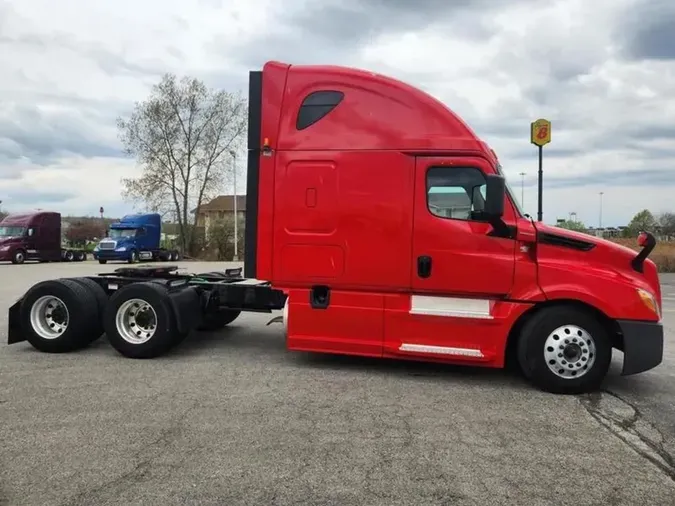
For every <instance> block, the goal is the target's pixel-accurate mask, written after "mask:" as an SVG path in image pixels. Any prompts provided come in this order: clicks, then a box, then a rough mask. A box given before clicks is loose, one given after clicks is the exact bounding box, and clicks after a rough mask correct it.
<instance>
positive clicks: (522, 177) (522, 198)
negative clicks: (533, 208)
mask: <svg viewBox="0 0 675 506" xmlns="http://www.w3.org/2000/svg"><path fill="white" fill-rule="evenodd" d="M520 205H521V206H522V208H523V209H525V172H521V173H520Z"/></svg>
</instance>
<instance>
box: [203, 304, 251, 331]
mask: <svg viewBox="0 0 675 506" xmlns="http://www.w3.org/2000/svg"><path fill="white" fill-rule="evenodd" d="M240 314H241V311H235V310H231V309H228V310H224V311H218V312H215V313H206V314H205V315H204V318H203V320H202V322H201V323H200V324H199V325H198V326H197V330H199V331H201V332H210V331H213V330H220V329H222V328H223V327H225V326H226V325H229V324H230V323H232V322H233V321H234V320H236V319H237V317H238V316H239V315H240Z"/></svg>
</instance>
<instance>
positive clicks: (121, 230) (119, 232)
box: [93, 213, 168, 263]
mask: <svg viewBox="0 0 675 506" xmlns="http://www.w3.org/2000/svg"><path fill="white" fill-rule="evenodd" d="M161 226H162V220H161V216H160V215H159V214H157V213H151V214H132V215H126V216H124V217H123V218H122V219H121V220H120V221H118V222H116V223H113V224H111V225H110V229H109V230H108V236H107V237H106V238H104V239H102V240H101V241H100V242H99V243H98V244H97V245H96V247H95V248H94V252H93V254H94V258H95V259H96V260H98V261H99V263H106V262H108V261H109V260H118V261H119V260H123V261H127V262H129V263H136V262H138V261H139V260H153V259H154V257H155V255H157V254H159V243H160V236H161ZM167 259H168V258H167Z"/></svg>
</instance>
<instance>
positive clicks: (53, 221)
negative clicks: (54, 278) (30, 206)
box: [0, 212, 87, 264]
mask: <svg viewBox="0 0 675 506" xmlns="http://www.w3.org/2000/svg"><path fill="white" fill-rule="evenodd" d="M61 243H62V240H61V215H60V214H59V213H53V212H35V213H25V214H10V215H9V216H6V217H5V218H4V219H3V220H2V221H0V262H12V263H13V264H22V263H24V262H26V261H30V260H34V261H39V262H82V261H84V260H86V259H87V253H86V252H85V251H83V250H80V249H77V248H64V247H62V244H61Z"/></svg>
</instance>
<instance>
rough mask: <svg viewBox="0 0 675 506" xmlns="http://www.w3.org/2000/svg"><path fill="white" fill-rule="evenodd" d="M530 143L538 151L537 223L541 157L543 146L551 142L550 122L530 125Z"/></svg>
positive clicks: (539, 204)
mask: <svg viewBox="0 0 675 506" xmlns="http://www.w3.org/2000/svg"><path fill="white" fill-rule="evenodd" d="M530 142H531V143H532V144H534V145H535V146H537V148H538V150H539V202H538V207H537V221H542V219H543V214H544V213H543V209H542V208H543V191H544V182H543V179H544V172H543V168H542V167H543V163H542V161H543V155H544V146H545V145H546V144H548V143H549V142H551V122H550V121H549V120H547V119H538V120H536V121H533V122H532V123H531V124H530Z"/></svg>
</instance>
